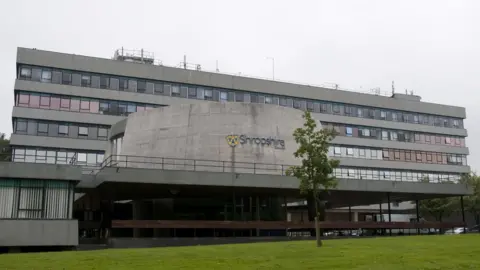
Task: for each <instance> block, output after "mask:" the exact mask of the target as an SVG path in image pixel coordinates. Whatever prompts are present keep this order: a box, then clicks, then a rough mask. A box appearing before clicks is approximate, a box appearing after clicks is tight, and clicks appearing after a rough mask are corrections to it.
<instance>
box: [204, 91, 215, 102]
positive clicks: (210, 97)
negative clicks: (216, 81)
mask: <svg viewBox="0 0 480 270" xmlns="http://www.w3.org/2000/svg"><path fill="white" fill-rule="evenodd" d="M204 93H205V94H204V98H205V99H206V100H213V91H212V90H211V89H205V92H204Z"/></svg>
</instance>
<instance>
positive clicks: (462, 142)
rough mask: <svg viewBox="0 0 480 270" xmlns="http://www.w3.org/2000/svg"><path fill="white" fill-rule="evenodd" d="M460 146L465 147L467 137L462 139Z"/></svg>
mask: <svg viewBox="0 0 480 270" xmlns="http://www.w3.org/2000/svg"><path fill="white" fill-rule="evenodd" d="M460 146H461V147H465V139H463V138H461V139H460Z"/></svg>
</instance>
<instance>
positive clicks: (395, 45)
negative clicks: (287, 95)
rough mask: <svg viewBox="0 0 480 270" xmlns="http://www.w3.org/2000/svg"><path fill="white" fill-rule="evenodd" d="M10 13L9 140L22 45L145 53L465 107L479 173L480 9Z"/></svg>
mask: <svg viewBox="0 0 480 270" xmlns="http://www.w3.org/2000/svg"><path fill="white" fill-rule="evenodd" d="M4 2H5V3H2V8H1V10H0V57H1V59H2V61H0V74H1V76H2V78H1V80H0V91H2V92H1V93H2V98H1V99H0V104H1V106H0V110H1V111H0V112H1V114H0V132H5V133H11V132H12V125H11V112H12V106H13V85H14V79H15V57H16V47H18V46H21V47H29V48H38V49H44V50H53V51H59V52H66V53H74V54H83V55H90V56H98V57H111V56H113V52H114V50H115V49H116V48H119V47H122V46H123V47H125V48H130V49H139V48H144V49H145V50H147V51H152V52H154V53H155V57H156V58H158V59H161V60H162V61H163V62H164V63H165V64H168V65H177V64H178V63H179V62H180V61H182V58H183V55H184V54H186V55H187V61H188V62H192V63H197V64H201V65H202V67H203V69H211V70H214V69H215V63H216V61H218V63H219V69H220V71H224V72H232V73H239V72H241V73H242V74H248V75H256V76H261V77H271V76H272V67H271V61H269V60H267V59H266V57H267V56H269V57H274V58H275V77H276V78H278V79H281V80H291V81H297V82H304V83H309V84H322V83H337V84H339V86H340V87H343V88H350V89H352V90H356V91H368V90H369V89H371V88H376V87H380V88H381V89H382V91H391V84H392V81H393V80H394V81H395V86H396V87H395V88H396V90H397V91H398V92H402V93H404V92H405V89H408V90H413V91H414V93H415V94H418V95H420V96H422V100H423V101H428V102H435V103H443V104H450V105H457V106H463V107H466V109H467V117H468V119H467V121H466V127H467V129H468V131H469V137H468V139H467V145H468V147H469V148H470V153H471V155H470V156H469V159H468V162H469V164H470V166H472V168H474V169H479V168H480V154H479V152H480V142H478V140H477V141H476V140H475V139H474V138H478V137H479V136H480V124H478V121H479V119H480V112H479V110H477V103H478V102H479V101H480V98H479V97H480V94H479V93H478V89H479V83H478V74H479V72H480V69H479V63H480V50H479V48H480V27H479V26H480V16H478V12H479V11H480V1H478V0H477V1H475V0H472V1H458V0H457V1H454V0H451V1H442V0H429V1H427V0H422V1H418V0H417V1H413V0H403V1H387V0H383V1H381V0H380V1H366V0H362V1H359V0H350V1H347V0H337V1H334V0H331V1H320V0H312V1H301V0H299V1H283V0H271V1H266V0H262V1H259V0H257V1H251V0H243V1H227V0H223V1H208V0H202V1H199V0H191V1H182V0H176V1H171V0H170V1H163V0H156V1H154V0H151V1H146V0H135V1H132V0H128V1H127V0H115V1H107V0H101V1H100V0H82V1H76V0H75V1H74V0H69V1H65V0H43V1H35V0H30V1H28V0H15V1H4Z"/></svg>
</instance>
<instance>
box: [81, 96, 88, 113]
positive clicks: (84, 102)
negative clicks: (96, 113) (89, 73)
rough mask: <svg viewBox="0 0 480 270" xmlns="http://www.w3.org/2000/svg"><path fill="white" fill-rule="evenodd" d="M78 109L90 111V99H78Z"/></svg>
mask: <svg viewBox="0 0 480 270" xmlns="http://www.w3.org/2000/svg"><path fill="white" fill-rule="evenodd" d="M80 111H85V112H89V111H90V101H89V100H84V99H83V100H81V101H80Z"/></svg>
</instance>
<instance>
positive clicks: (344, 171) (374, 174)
mask: <svg viewBox="0 0 480 270" xmlns="http://www.w3.org/2000/svg"><path fill="white" fill-rule="evenodd" d="M334 175H335V177H337V178H347V179H348V178H350V179H363V180H389V181H403V182H406V181H408V182H420V181H424V180H428V181H429V182H430V183H444V182H454V183H457V182H458V181H459V180H460V177H461V175H460V174H453V173H450V174H448V173H430V172H417V171H416V172H411V171H400V170H387V169H381V170H377V169H358V168H345V167H342V168H336V169H335V170H334Z"/></svg>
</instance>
